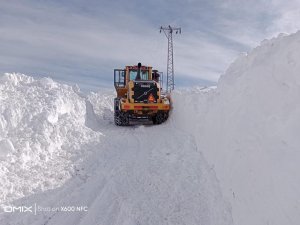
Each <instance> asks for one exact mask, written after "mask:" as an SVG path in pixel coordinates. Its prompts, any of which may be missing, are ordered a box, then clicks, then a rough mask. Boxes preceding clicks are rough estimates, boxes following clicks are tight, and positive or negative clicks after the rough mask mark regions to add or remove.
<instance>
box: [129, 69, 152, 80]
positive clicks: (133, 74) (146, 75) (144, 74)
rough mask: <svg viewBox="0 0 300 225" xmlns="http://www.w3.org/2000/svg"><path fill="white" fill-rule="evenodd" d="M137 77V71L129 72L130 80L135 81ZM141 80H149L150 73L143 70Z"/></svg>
mask: <svg viewBox="0 0 300 225" xmlns="http://www.w3.org/2000/svg"><path fill="white" fill-rule="evenodd" d="M136 76H137V70H130V71H129V79H130V80H135V79H136ZM140 76H141V80H149V72H148V70H141V74H140Z"/></svg>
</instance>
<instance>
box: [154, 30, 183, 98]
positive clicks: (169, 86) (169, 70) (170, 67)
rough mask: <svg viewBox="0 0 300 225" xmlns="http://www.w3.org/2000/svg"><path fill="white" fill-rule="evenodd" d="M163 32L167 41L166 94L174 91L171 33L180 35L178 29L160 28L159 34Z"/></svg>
mask: <svg viewBox="0 0 300 225" xmlns="http://www.w3.org/2000/svg"><path fill="white" fill-rule="evenodd" d="M161 31H163V32H164V33H165V35H166V37H167V39H168V61H167V92H168V93H170V92H171V91H172V90H174V59H173V32H175V33H176V34H178V33H179V34H181V28H180V27H177V28H175V27H171V26H170V25H169V26H168V27H162V26H161V27H160V30H159V32H160V33H161Z"/></svg>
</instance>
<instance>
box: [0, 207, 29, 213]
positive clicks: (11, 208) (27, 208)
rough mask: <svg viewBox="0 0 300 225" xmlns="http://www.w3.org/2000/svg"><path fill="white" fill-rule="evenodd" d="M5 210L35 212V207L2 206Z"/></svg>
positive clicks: (8, 211)
mask: <svg viewBox="0 0 300 225" xmlns="http://www.w3.org/2000/svg"><path fill="white" fill-rule="evenodd" d="M2 208H3V210H4V212H7V213H14V212H19V213H27V212H28V213H33V207H32V206H24V205H23V206H12V205H9V206H2Z"/></svg>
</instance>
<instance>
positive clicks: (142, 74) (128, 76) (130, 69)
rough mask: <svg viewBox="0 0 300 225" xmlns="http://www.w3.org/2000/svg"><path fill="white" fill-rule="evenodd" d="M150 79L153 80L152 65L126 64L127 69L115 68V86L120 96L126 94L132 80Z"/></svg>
mask: <svg viewBox="0 0 300 225" xmlns="http://www.w3.org/2000/svg"><path fill="white" fill-rule="evenodd" d="M156 78H157V77H156ZM149 80H152V67H148V66H142V65H141V64H140V63H139V64H138V65H137V66H126V68H125V69H115V70H114V86H115V89H116V91H117V95H118V97H124V96H125V95H126V93H127V89H128V83H129V82H130V81H149Z"/></svg>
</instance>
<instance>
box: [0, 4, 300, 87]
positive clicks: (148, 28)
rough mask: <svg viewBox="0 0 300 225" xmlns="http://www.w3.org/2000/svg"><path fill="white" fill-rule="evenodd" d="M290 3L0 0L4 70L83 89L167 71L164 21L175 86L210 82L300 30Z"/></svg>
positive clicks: (0, 50) (0, 67)
mask: <svg viewBox="0 0 300 225" xmlns="http://www.w3.org/2000/svg"><path fill="white" fill-rule="evenodd" d="M298 2H299V1H297V0H291V1H288V2H285V1H280V0H270V1H266V0H257V1H245V0H225V1H221V0H211V1H208V0H207V1H205V0H197V1H196V0H180V1H178V0H173V1H171V0H167V1H158V0H152V1H138V0H133V1H130V0H124V1H118V0H117V1H101V0H100V1H96V0H74V1H58V0H52V1H48V0H19V1H8V0H7V1H6V0H0V3H1V4H0V73H4V72H21V73H25V74H28V75H32V76H35V77H37V76H48V77H51V78H53V79H55V80H59V81H63V82H66V83H69V84H75V83H77V84H79V86H80V87H81V88H82V89H84V90H94V91H95V90H97V89H99V88H102V87H112V80H113V73H112V71H113V69H114V68H123V67H124V66H125V65H132V64H136V63H137V62H142V63H143V64H148V65H152V66H153V67H155V68H157V69H158V70H160V71H162V72H164V73H166V55H167V40H166V38H165V36H164V35H163V34H160V33H159V27H160V26H161V25H163V26H167V25H169V24H170V25H172V26H180V27H182V31H183V32H182V34H181V35H176V36H175V37H174V53H175V58H174V60H175V76H176V77H175V84H176V86H178V87H180V86H194V85H210V84H214V83H216V82H217V80H218V79H219V77H220V75H221V74H222V73H224V72H225V70H226V69H227V67H228V66H229V65H230V63H231V62H232V61H233V60H235V59H236V58H237V57H238V56H239V55H240V54H241V53H243V52H247V51H250V50H251V49H252V48H253V47H255V46H257V45H259V43H260V42H261V41H262V40H263V39H266V38H271V37H273V36H276V35H278V34H279V33H292V32H295V31H297V30H298V29H299V27H300V24H299V22H298V21H300V20H299V19H300V11H299V9H300V2H299V3H298Z"/></svg>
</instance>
